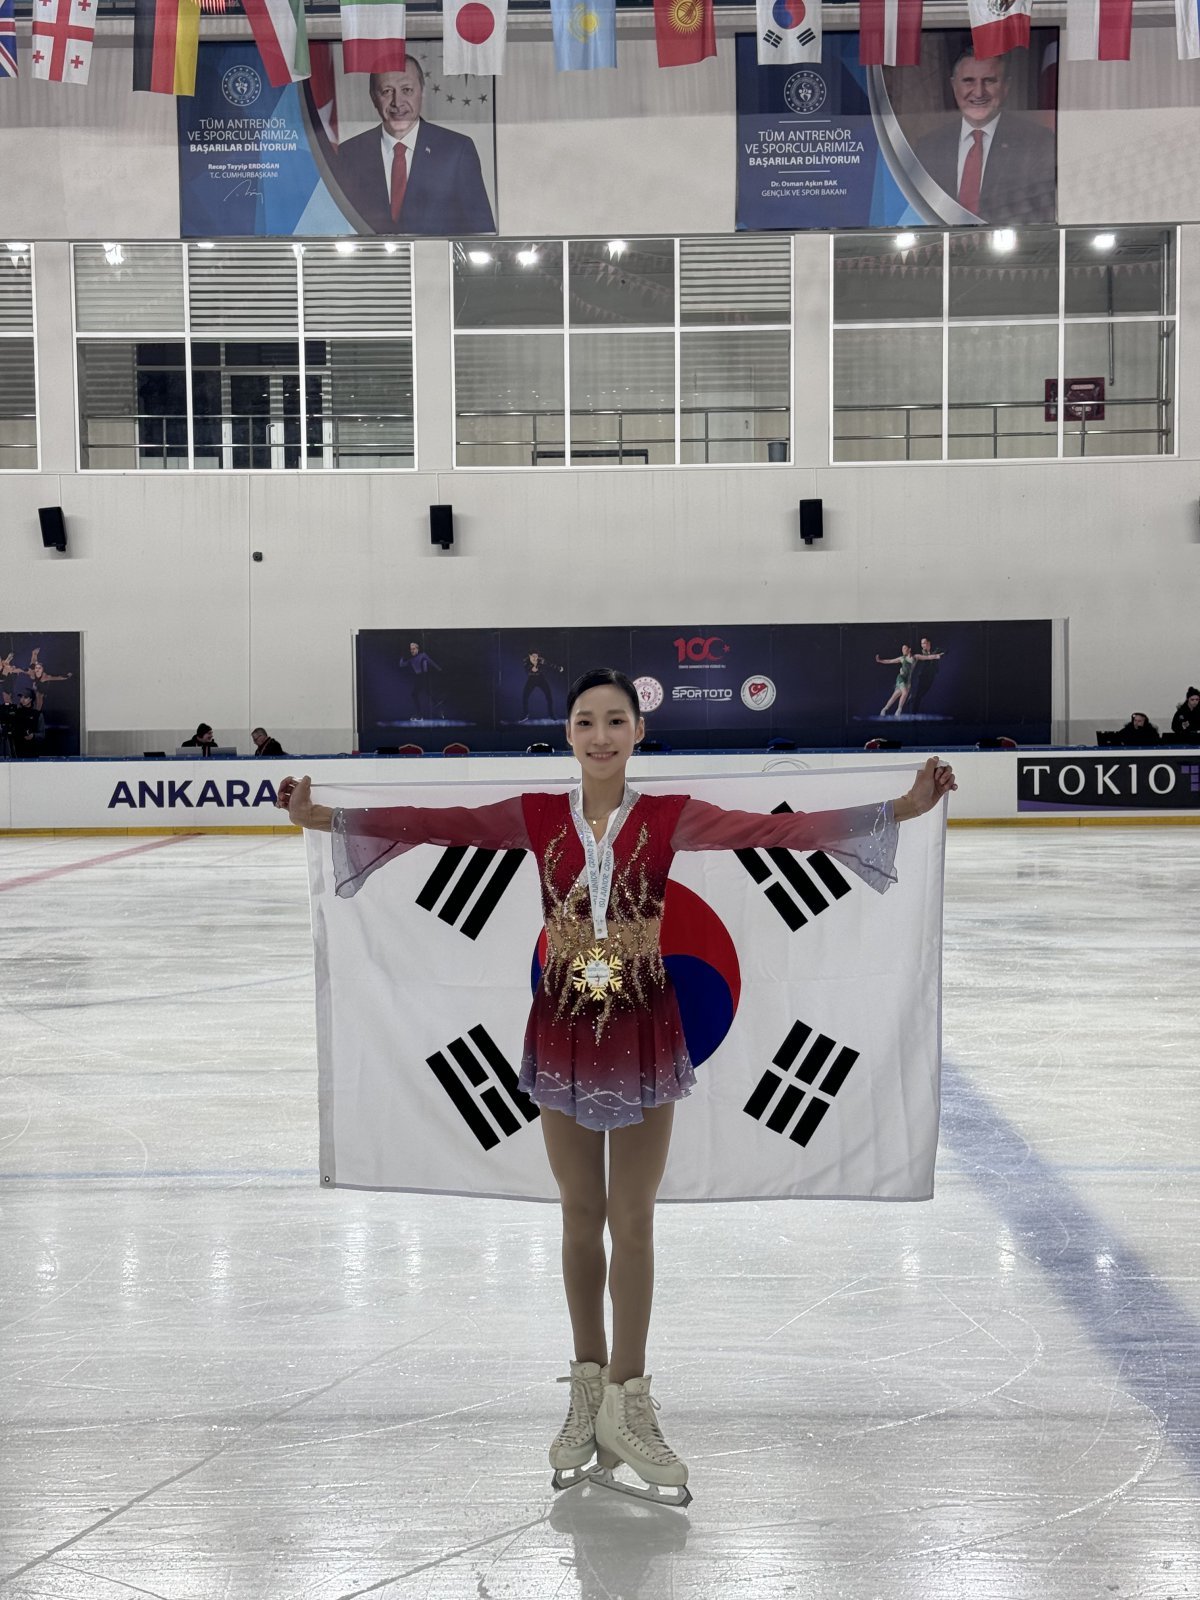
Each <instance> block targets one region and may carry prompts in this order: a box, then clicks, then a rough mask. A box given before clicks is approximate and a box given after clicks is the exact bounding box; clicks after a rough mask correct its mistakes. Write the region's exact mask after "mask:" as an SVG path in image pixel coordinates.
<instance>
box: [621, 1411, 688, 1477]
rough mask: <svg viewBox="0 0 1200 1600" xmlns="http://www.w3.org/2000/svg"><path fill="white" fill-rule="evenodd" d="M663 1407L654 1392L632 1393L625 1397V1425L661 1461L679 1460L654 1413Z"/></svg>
mask: <svg viewBox="0 0 1200 1600" xmlns="http://www.w3.org/2000/svg"><path fill="white" fill-rule="evenodd" d="M661 1410H662V1407H661V1406H660V1405H659V1403H658V1401H657V1400H656V1399H655V1398H654V1396H653V1395H652V1394H631V1395H626V1397H625V1425H626V1427H627V1428H628V1429H629V1431H630V1433H632V1434H633V1435H634V1437H635V1438H636V1439H637V1440H638V1442H639V1444H641V1445H642V1446H643V1448H645V1449H646V1450H647V1451H648V1452H649V1453H651V1454H653V1455H654V1456H656V1457H657V1459H658V1460H659V1461H660V1462H661V1463H666V1462H669V1461H678V1460H679V1457H678V1456H677V1455H676V1454H675V1452H674V1450H672V1449H671V1446H670V1445H669V1444H668V1443H667V1441H666V1440H665V1439H664V1438H663V1434H662V1429H661V1428H660V1427H659V1425H658V1418H657V1417H656V1416H655V1415H654V1413H655V1412H656V1411H661Z"/></svg>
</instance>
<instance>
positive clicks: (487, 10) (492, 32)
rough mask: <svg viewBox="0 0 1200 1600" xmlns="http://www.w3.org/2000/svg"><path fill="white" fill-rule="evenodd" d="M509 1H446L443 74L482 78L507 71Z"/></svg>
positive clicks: (443, 20)
mask: <svg viewBox="0 0 1200 1600" xmlns="http://www.w3.org/2000/svg"><path fill="white" fill-rule="evenodd" d="M507 32H508V0H445V4H444V5H443V7H442V71H443V72H446V73H451V72H452V73H467V72H470V73H474V74H476V75H477V76H479V77H482V78H490V77H495V76H496V74H497V73H500V72H503V71H504V40H505V35H506V34H507Z"/></svg>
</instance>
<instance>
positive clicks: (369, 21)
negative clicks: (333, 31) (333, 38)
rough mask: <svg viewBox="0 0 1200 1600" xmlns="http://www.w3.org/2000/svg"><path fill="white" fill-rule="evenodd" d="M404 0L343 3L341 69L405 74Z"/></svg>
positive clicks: (343, 1) (351, 0)
mask: <svg viewBox="0 0 1200 1600" xmlns="http://www.w3.org/2000/svg"><path fill="white" fill-rule="evenodd" d="M404 9H405V8H404V5H403V0H342V69H343V71H345V72H403V71H404V63H405V54H404V50H405V46H404V34H405V27H406V24H405V15H404Z"/></svg>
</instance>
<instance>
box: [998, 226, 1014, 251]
mask: <svg viewBox="0 0 1200 1600" xmlns="http://www.w3.org/2000/svg"><path fill="white" fill-rule="evenodd" d="M1016 248H1017V235H1016V231H1015V230H1014V229H1013V228H997V229H996V231H995V232H994V233H993V234H992V249H993V250H1015V249H1016Z"/></svg>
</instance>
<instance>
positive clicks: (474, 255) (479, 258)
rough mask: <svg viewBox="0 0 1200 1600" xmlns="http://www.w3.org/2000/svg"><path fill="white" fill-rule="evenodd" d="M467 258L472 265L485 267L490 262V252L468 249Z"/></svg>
mask: <svg viewBox="0 0 1200 1600" xmlns="http://www.w3.org/2000/svg"><path fill="white" fill-rule="evenodd" d="M467 260H468V261H469V262H470V263H471V265H472V266H473V267H486V266H489V265H490V264H491V260H492V252H491V251H490V250H468V251H467Z"/></svg>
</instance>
